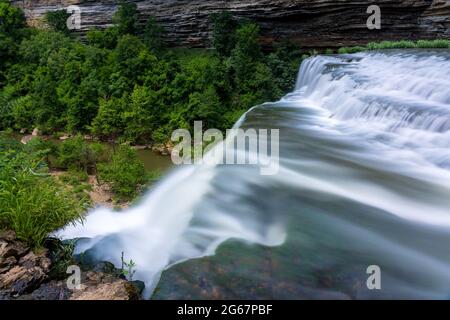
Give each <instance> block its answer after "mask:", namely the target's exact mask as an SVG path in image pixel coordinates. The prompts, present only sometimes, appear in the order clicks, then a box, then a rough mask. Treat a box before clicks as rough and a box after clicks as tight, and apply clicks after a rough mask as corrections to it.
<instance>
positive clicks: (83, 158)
mask: <svg viewBox="0 0 450 320" xmlns="http://www.w3.org/2000/svg"><path fill="white" fill-rule="evenodd" d="M107 160H108V153H107V150H106V147H104V146H103V145H101V144H98V143H94V144H89V143H86V142H85V141H84V139H83V137H82V136H81V135H78V136H76V137H74V138H71V139H68V140H66V141H64V142H63V143H61V145H60V147H59V150H58V164H59V166H61V167H63V168H65V169H72V170H83V171H84V172H86V173H96V171H97V163H98V162H101V161H107Z"/></svg>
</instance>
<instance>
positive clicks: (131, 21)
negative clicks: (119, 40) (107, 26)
mask: <svg viewBox="0 0 450 320" xmlns="http://www.w3.org/2000/svg"><path fill="white" fill-rule="evenodd" d="M138 14H139V12H138V10H137V5H136V4H135V3H134V2H132V3H129V2H128V1H126V0H119V8H118V10H117V11H116V12H115V13H114V16H113V22H114V23H115V24H116V26H117V28H118V31H119V34H121V35H125V34H132V35H136V34H137V31H138Z"/></svg>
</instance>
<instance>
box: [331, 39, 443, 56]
mask: <svg viewBox="0 0 450 320" xmlns="http://www.w3.org/2000/svg"><path fill="white" fill-rule="evenodd" d="M419 48H420V49H450V40H447V39H436V40H418V41H410V40H401V41H382V42H371V43H368V44H367V45H366V46H357V47H343V48H340V49H339V50H338V53H340V54H347V53H356V52H361V51H368V50H384V49H419Z"/></svg>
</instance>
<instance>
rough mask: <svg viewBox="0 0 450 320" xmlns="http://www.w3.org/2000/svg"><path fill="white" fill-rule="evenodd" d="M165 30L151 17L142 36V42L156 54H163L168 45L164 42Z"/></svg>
mask: <svg viewBox="0 0 450 320" xmlns="http://www.w3.org/2000/svg"><path fill="white" fill-rule="evenodd" d="M164 33H165V29H164V27H163V26H161V25H160V24H158V23H157V22H156V19H155V18H154V17H149V19H148V21H147V23H146V25H145V27H144V32H143V33H142V35H141V39H142V42H143V43H144V44H145V45H146V46H147V48H148V49H149V50H150V51H151V52H152V53H155V54H158V53H161V52H162V51H163V49H165V47H166V45H165V42H164V40H163V37H164Z"/></svg>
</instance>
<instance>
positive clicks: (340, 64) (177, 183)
mask: <svg viewBox="0 0 450 320" xmlns="http://www.w3.org/2000/svg"><path fill="white" fill-rule="evenodd" d="M449 88H450V53H449V52H448V51H440V52H431V51H430V52H429V51H420V52H408V51H403V52H401V51H399V52H389V53H383V52H379V53H360V54H355V55H348V56H318V57H314V58H310V59H308V60H306V61H305V62H303V64H302V66H301V69H300V72H299V79H298V83H297V87H296V90H295V92H293V93H292V94H289V95H287V96H286V97H285V98H283V99H282V100H281V101H280V102H278V103H273V104H265V105H263V106H260V107H256V108H254V109H252V110H251V111H249V113H248V114H247V115H246V116H245V117H243V118H242V119H241V121H240V122H239V125H240V126H242V127H244V128H248V127H255V128H280V130H281V131H280V140H281V141H280V155H281V169H280V172H279V173H278V174H277V175H276V176H273V177H263V176H260V175H259V174H258V173H259V170H258V168H254V167H253V166H247V167H246V166H218V167H214V168H211V167H185V168H182V169H179V170H177V171H175V172H173V173H172V174H171V175H170V176H169V177H167V178H165V179H164V180H163V181H162V182H161V183H160V184H159V186H157V187H156V188H155V190H154V191H152V192H151V193H150V194H149V195H147V196H145V197H144V198H143V200H142V201H141V203H140V204H139V205H137V206H136V207H134V208H131V209H129V210H125V211H124V212H113V211H111V210H108V209H104V208H101V209H97V210H94V211H93V212H91V213H90V215H89V216H88V218H87V221H86V222H85V224H84V225H83V226H80V225H79V226H76V227H68V228H66V229H65V230H64V231H62V232H61V233H60V234H61V235H62V236H63V237H64V238H80V237H87V238H90V239H89V240H87V241H84V242H82V243H81V244H80V245H79V246H78V248H77V251H78V252H82V251H85V250H88V249H91V252H92V253H93V254H94V255H95V256H96V257H97V258H98V259H99V260H108V261H111V262H113V263H115V264H116V265H117V266H120V254H121V252H122V251H123V252H125V257H126V259H130V258H132V259H133V260H134V261H135V262H136V263H137V274H136V276H135V278H137V279H140V280H143V281H145V282H146V284H147V290H148V292H151V290H152V289H153V287H154V285H155V284H156V283H157V280H158V277H159V275H160V273H161V271H162V270H164V269H165V268H167V267H168V266H170V265H173V264H174V263H179V262H181V261H185V260H188V259H192V258H195V257H202V256H206V255H211V254H213V253H214V251H215V249H216V248H217V246H218V245H220V244H221V243H222V242H224V241H225V240H227V239H230V238H237V239H241V240H245V241H248V242H252V243H257V244H261V245H267V246H276V245H280V244H282V243H284V242H285V240H286V234H287V237H288V239H289V237H290V239H297V238H301V237H306V236H307V235H308V234H314V236H311V239H310V240H309V241H310V242H311V241H316V242H317V243H318V244H317V245H316V246H315V248H316V250H317V251H316V255H317V258H318V259H320V257H321V254H322V253H325V252H328V250H330V248H334V250H341V251H342V250H346V252H348V253H347V254H346V256H345V257H344V260H345V261H346V263H347V264H349V265H353V264H354V265H359V264H362V265H364V263H365V262H362V261H361V259H362V257H363V256H364V257H365V256H369V257H371V259H372V260H371V261H375V262H377V263H380V264H382V265H383V266H385V268H387V269H388V270H389V273H388V274H387V275H386V277H387V278H388V279H390V280H391V283H390V285H387V287H388V288H389V289H390V290H391V291H390V292H389V294H393V295H394V296H400V297H405V296H407V297H411V296H413V297H416V296H418V297H445V296H446V295H447V294H448V293H450V255H449V254H448V247H449V246H450V210H449V208H450V171H449V170H450V89H449ZM344 204H345V205H344ZM353 204H355V206H356V207H353ZM342 205H344V208H345V206H347V209H343V208H341V207H342ZM306 207H307V208H313V209H314V211H315V212H316V214H314V215H311V213H310V212H309V211H305V210H304V208H306ZM374 211H376V214H375V213H373V212H374ZM311 219H312V220H311ZM316 219H324V220H323V221H322V220H320V221H321V222H319V220H317V221H316ZM393 219H394V220H393ZM396 219H399V220H396ZM306 220H307V221H309V224H308V228H307V229H304V230H303V234H298V233H295V232H292V233H291V234H290V233H289V231H287V229H286V228H285V227H286V225H285V224H283V222H286V221H290V222H294V223H295V224H300V225H302V222H303V221H306ZM310 220H311V221H313V222H311V221H310ZM324 221H325V222H324ZM368 221H371V222H370V224H368V225H367V226H366V225H364V224H365V223H366V222H367V223H369V222H368ZM390 224H392V225H390ZM394 225H395V226H396V227H395V228H396V230H392V228H394V227H393V226H394ZM324 228H325V229H324ZM322 234H333V235H334V237H335V239H339V240H340V241H331V242H330V243H327V244H326V245H325V244H323V243H322V242H323V241H325V240H321V239H320V237H321V236H322ZM310 242H305V243H304V244H302V245H303V246H304V249H308V247H307V246H308V243H310ZM321 246H322V247H321ZM320 248H322V249H320ZM321 250H322V251H321ZM361 252H364V254H362V253H361ZM327 257H328V256H327ZM340 258H342V257H341V256H339V255H338V254H337V253H336V254H335V259H336V261H340V260H339V259H340ZM327 259H329V257H328V258H327ZM249 277H251V272H249ZM411 279H415V280H412V281H411ZM358 296H359V295H356V297H358ZM362 296H364V294H362ZM292 298H295V297H292Z"/></svg>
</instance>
